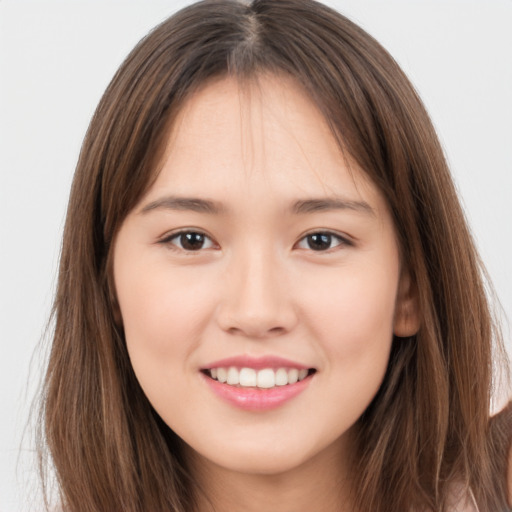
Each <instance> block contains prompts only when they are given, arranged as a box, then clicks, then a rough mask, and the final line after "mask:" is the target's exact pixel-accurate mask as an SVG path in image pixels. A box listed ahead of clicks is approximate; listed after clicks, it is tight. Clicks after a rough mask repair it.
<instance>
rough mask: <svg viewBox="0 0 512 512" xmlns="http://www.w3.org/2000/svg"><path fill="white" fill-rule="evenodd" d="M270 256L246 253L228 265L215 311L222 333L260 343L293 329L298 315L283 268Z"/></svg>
mask: <svg viewBox="0 0 512 512" xmlns="http://www.w3.org/2000/svg"><path fill="white" fill-rule="evenodd" d="M269 252H270V251H266V252H265V251H254V250H253V251H247V253H246V254H245V256H240V257H236V258H235V257H233V259H232V261H231V263H230V264H229V267H228V270H227V272H226V275H225V276H224V281H223V285H222V300H221V301H220V304H219V307H218V310H217V321H218V324H219V326H220V327H221V328H222V329H223V330H224V331H226V332H228V333H230V334H234V335H239V336H244V337H247V338H253V339H263V338H270V337H275V336H279V335H282V334H285V333H287V332H290V331H291V330H292V329H293V328H294V327H295V325H296V323H297V319H298V315H297V312H296V308H295V307H294V301H293V296H292V294H291V290H290V287H289V286H288V285H287V279H286V271H285V269H284V268H283V267H284V266H285V265H284V263H283V262H279V261H278V259H279V258H277V257H276V256H274V255H272V254H269Z"/></svg>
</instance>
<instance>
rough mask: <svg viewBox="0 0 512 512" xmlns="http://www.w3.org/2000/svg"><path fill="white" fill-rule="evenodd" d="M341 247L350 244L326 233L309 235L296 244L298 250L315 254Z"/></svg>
mask: <svg viewBox="0 0 512 512" xmlns="http://www.w3.org/2000/svg"><path fill="white" fill-rule="evenodd" d="M341 245H350V243H349V242H348V241H347V240H345V239H343V238H342V237H341V236H339V235H335V234H334V233H326V232H318V233H310V234H309V235H306V236H305V237H304V238H302V239H301V240H300V241H299V243H298V247H299V248H300V249H309V250H312V251H317V252H320V251H328V250H329V249H333V248H335V247H338V246H341Z"/></svg>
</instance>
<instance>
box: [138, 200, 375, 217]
mask: <svg viewBox="0 0 512 512" xmlns="http://www.w3.org/2000/svg"><path fill="white" fill-rule="evenodd" d="M159 209H165V210H178V211H193V212H197V213H209V214H217V215H218V214H220V213H224V212H226V211H227V208H226V207H225V206H224V205H223V204H222V203H219V202H217V201H213V200H211V199H200V198H197V197H177V196H166V197H162V198H160V199H156V200H155V201H152V202H150V203H148V204H147V205H146V206H144V207H143V208H142V210H141V213H147V212H150V211H153V210H159ZM329 210H352V211H356V212H362V213H367V214H370V215H372V216H376V214H375V210H374V209H373V208H372V207H371V206H370V205H369V204H368V203H367V202H366V201H352V200H349V199H344V198H318V199H301V200H299V201H296V202H295V203H293V205H292V207H291V211H292V212H293V213H295V214H298V215H300V214H307V213H316V212H320V211H329Z"/></svg>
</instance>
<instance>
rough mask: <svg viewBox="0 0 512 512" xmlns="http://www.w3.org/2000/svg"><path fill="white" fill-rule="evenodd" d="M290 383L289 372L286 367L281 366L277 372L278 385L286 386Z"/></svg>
mask: <svg viewBox="0 0 512 512" xmlns="http://www.w3.org/2000/svg"><path fill="white" fill-rule="evenodd" d="M286 384H288V372H287V371H286V369H285V368H279V370H277V372H276V386H286Z"/></svg>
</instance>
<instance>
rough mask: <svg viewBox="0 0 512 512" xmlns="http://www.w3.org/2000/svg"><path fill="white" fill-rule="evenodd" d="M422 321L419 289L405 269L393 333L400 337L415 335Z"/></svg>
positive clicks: (398, 291) (397, 297)
mask: <svg viewBox="0 0 512 512" xmlns="http://www.w3.org/2000/svg"><path fill="white" fill-rule="evenodd" d="M420 323H421V314H420V307H419V300H418V289H417V287H416V283H415V282H414V280H413V279H412V278H411V275H410V273H409V272H408V271H405V270H403V271H402V273H401V275H400V281H399V283H398V290H397V295H396V304H395V317H394V320H393V334H394V335H395V336H398V337H399V338H408V337H409V336H414V335H415V334H416V333H417V332H418V330H419V328H420Z"/></svg>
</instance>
